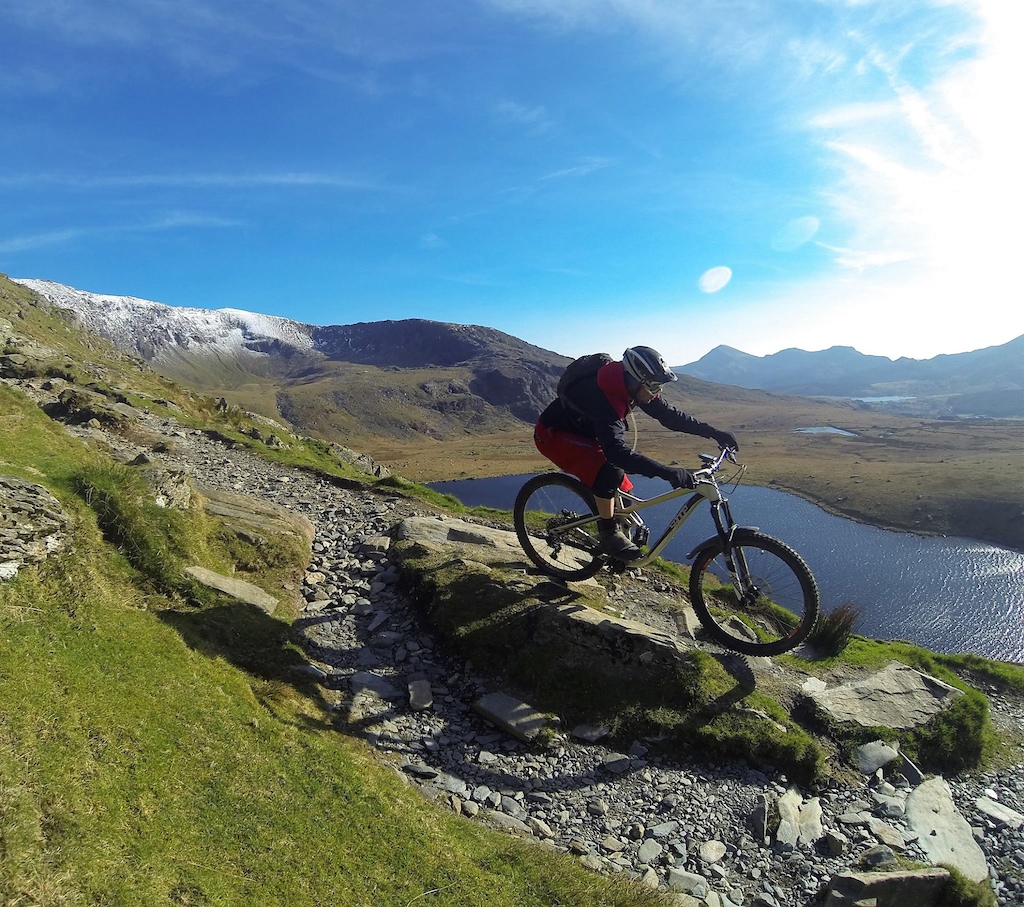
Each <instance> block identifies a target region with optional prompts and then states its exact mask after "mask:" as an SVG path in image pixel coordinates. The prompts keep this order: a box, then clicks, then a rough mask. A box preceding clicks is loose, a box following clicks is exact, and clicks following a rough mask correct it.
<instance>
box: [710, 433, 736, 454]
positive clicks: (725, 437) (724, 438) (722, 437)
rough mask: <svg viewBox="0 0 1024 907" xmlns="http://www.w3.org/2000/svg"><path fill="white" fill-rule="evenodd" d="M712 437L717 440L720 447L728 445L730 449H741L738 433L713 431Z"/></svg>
mask: <svg viewBox="0 0 1024 907" xmlns="http://www.w3.org/2000/svg"><path fill="white" fill-rule="evenodd" d="M711 439H712V440H713V441H715V443H717V444H718V446H719V447H728V448H729V449H730V450H739V449H740V442H739V441H737V440H736V435H734V434H733V433H732V432H731V431H715V432H713V433H712V435H711Z"/></svg>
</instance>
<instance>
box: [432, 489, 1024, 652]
mask: <svg viewBox="0 0 1024 907" xmlns="http://www.w3.org/2000/svg"><path fill="white" fill-rule="evenodd" d="M528 478H529V476H501V477H498V478H494V479H465V480H462V481H458V482H435V483H433V484H431V485H430V486H429V487H431V488H433V489H435V490H437V491H440V492H444V493H446V494H451V495H453V496H454V497H456V498H458V499H459V500H460V501H462V502H463V503H464V504H466V505H467V506H477V505H480V506H486V507H497V508H500V509H503V510H511V509H512V505H513V504H514V502H515V497H516V494H517V492H518V491H519V489H520V487H522V485H523V483H524V482H525V481H526V480H527V479H528ZM631 478H633V481H634V483H635V484H636V486H637V488H636V493H637V494H639V495H640V496H641V497H653V496H654V495H656V494H660V493H662V492H663V491H666V490H667V489H668V486H667V484H666V483H665V482H663V481H661V480H658V479H646V478H644V477H642V476H640V477H637V476H633V477H631ZM723 490H724V491H725V492H726V496H727V497H728V498H729V500H730V503H731V504H732V509H733V516H734V517H735V519H736V521H737V522H738V523H740V524H741V525H745V526H759V527H760V528H761V529H762V531H764V532H767V533H768V534H769V535H774V536H776V537H777V538H779V539H782V540H783V541H784V542H787V543H788V544H789V545H790V546H791V547H793V548H795V549H796V550H797V551H799V552H800V554H801V555H802V556H803V558H804V560H806V561H807V563H808V564H809V565H810V567H811V570H812V571H813V572H814V575H815V577H816V578H817V580H818V585H819V587H820V589H821V602H822V607H823V609H824V610H825V611H829V610H831V609H833V608H835V607H836V606H838V605H841V604H845V603H847V602H852V603H854V604H856V605H857V606H858V607H859V608H860V609H861V612H862V617H861V622H860V624H858V626H857V632H858V633H860V634H861V635H863V636H870V637H875V638H879V639H906V640H909V641H911V642H914V643H917V644H918V645H921V646H924V647H926V648H928V649H932V650H933V651H936V652H973V653H976V654H978V655H984V656H987V657H989V658H996V659H999V660H1001V661H1013V662H1017V663H1021V664H1024V552H1020V551H1014V550H1013V549H1009V548H1001V547H999V546H996V545H990V544H988V543H986V542H979V541H975V540H973V539H965V538H941V537H931V536H917V535H913V534H912V533H904V532H892V531H889V530H885V529H879V528H877V527H875V526H868V525H865V524H862V523H855V522H854V521H853V520H848V519H844V518H843V517H838V516H834V515H833V514H830V513H827V512H826V511H824V510H822V509H821V508H820V507H818V506H817V505H815V504H811V503H810V502H809V501H805V500H804V499H803V498H800V497H797V496H796V495H792V494H787V493H786V492H783V491H778V490H776V489H773V488H760V487H758V486H754V485H741V486H739V487H738V488H736V489H732V490H730V489H728V488H725V487H724V486H723ZM675 510H676V508H673V507H672V506H671V504H670V505H668V506H667V507H661V508H651V509H650V510H647V511H645V512H644V519H645V520H646V521H647V524H648V525H649V526H650V527H651V533H652V536H654V537H657V535H658V533H659V531H660V530H661V529H662V528H663V527H664V526H665V525H666V524H667V523H668V520H669V519H670V518H671V517H672V516H673V515H674V514H675ZM660 511H665V512H664V513H662V512H660ZM713 532H714V527H713V525H712V523H711V517H710V512H709V511H707V510H703V509H701V510H698V511H697V512H696V513H695V514H694V515H693V516H692V517H691V518H690V520H689V522H688V523H687V524H686V525H685V526H684V527H683V528H682V529H681V530H680V531H679V532H678V533H677V534H676V537H675V538H674V539H673V540H672V543H671V544H670V545H669V546H668V547H667V548H666V550H665V551H664V552H663V556H664V557H666V558H667V559H669V560H675V561H678V562H680V563H686V561H685V555H686V554H687V553H688V552H689V551H690V549H691V548H693V547H694V546H695V545H696V544H697V543H698V542H700V541H701V540H702V539H704V538H706V537H708V536H709V535H712V534H713Z"/></svg>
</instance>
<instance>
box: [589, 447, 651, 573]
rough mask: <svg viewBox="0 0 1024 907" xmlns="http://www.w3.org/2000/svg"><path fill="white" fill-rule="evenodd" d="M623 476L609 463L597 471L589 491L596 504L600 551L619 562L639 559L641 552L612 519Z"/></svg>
mask: <svg viewBox="0 0 1024 907" xmlns="http://www.w3.org/2000/svg"><path fill="white" fill-rule="evenodd" d="M625 475H626V474H625V473H624V472H623V471H622V470H621V469H618V468H617V467H615V466H612V465H611V463H605V464H604V465H603V466H602V467H601V469H600V470H599V471H598V473H597V477H596V478H595V480H594V484H593V487H592V489H591V490H592V491H593V492H594V502H595V503H596V504H597V516H598V520H597V528H598V538H599V540H600V542H601V551H602V552H603V553H604V554H607V555H610V556H611V557H616V558H618V559H619V560H623V561H631V560H636V558H638V557H640V555H641V553H642V552H641V551H640V549H639V548H638V547H637V546H636V545H634V544H633V542H631V541H630V540H629V539H628V538H626V536H625V534H624V533H623V531H622V528H621V527H620V526H619V524H618V521H617V520H615V519H614V515H615V494H616V492H617V491H618V488H619V486H620V485H621V484H622V480H623V479H624V478H625Z"/></svg>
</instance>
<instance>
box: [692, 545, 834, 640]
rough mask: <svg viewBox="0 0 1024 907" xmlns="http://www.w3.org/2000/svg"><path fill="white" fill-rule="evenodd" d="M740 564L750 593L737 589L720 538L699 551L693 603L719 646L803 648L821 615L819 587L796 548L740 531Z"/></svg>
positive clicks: (735, 551) (735, 548)
mask: <svg viewBox="0 0 1024 907" xmlns="http://www.w3.org/2000/svg"><path fill="white" fill-rule="evenodd" d="M731 551H732V556H733V562H734V564H735V565H742V564H745V565H746V572H747V575H748V577H749V583H748V589H747V590H746V591H745V592H744V594H743V596H742V597H741V596H740V595H739V594H738V593H737V590H736V589H735V588H734V586H733V582H732V579H731V577H730V574H729V569H728V566H727V564H726V558H725V553H724V551H723V549H722V543H721V541H720V540H715V541H714V542H712V543H711V544H709V545H708V546H707V547H706V548H704V549H702V550H701V551H699V552H698V553H697V556H696V559H695V560H694V562H693V567H691V568H690V602H691V604H692V605H693V609H694V611H696V613H697V617H698V618H699V619H700V622H701V623H702V624H703V625H704V629H705V630H707V632H708V634H709V635H710V636H711V637H712V638H713V639H714V640H715V641H716V642H718V643H721V644H722V645H723V646H726V647H728V648H730V649H733V650H735V651H737V652H742V653H743V654H745V655H778V654H780V653H782V652H788V651H789V650H790V649H793V648H795V647H796V646H798V645H800V643H801V642H803V641H804V639H805V638H806V637H807V634H808V633H810V632H811V628H812V627H813V626H814V622H815V620H816V619H817V617H818V608H819V600H818V584H817V583H816V582H815V580H814V576H813V575H812V574H811V571H810V568H809V567H808V566H807V564H806V563H805V562H804V559H803V558H802V557H800V555H799V554H797V553H796V552H795V551H794V550H793V549H792V548H790V547H789V546H788V545H787V544H785V543H784V542H780V541H779V540H778V539H774V538H772V537H771V536H768V535H763V534H762V533H760V532H752V531H749V530H748V531H743V530H740V531H738V532H737V533H736V535H735V537H734V541H733V544H732V548H731Z"/></svg>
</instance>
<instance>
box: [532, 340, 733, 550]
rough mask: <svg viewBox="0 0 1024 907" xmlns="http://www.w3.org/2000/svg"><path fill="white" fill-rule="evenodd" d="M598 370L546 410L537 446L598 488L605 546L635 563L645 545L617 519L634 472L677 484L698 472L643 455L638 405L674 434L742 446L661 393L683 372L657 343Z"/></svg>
mask: <svg viewBox="0 0 1024 907" xmlns="http://www.w3.org/2000/svg"><path fill="white" fill-rule="evenodd" d="M607 358H608V359H609V361H608V362H607V363H606V364H604V365H601V366H600V367H599V368H598V369H597V370H596V371H593V372H591V373H590V374H587V375H584V376H582V377H581V378H579V379H578V380H576V381H575V382H573V383H571V384H570V385H569V386H568V387H567V388H565V389H564V392H562V393H561V394H560V395H559V396H558V397H557V398H556V399H555V400H554V401H553V402H552V403H551V404H550V405H549V406H548V407H547V409H545V410H544V412H542V413H541V415H540V418H539V419H538V420H537V425H536V427H535V429H534V435H533V438H534V443H535V444H536V445H537V449H538V450H539V451H540V452H541V453H542V454H544V456H545V457H547V458H548V459H549V460H551V462H552V463H554V464H555V465H556V466H557V467H558V468H559V469H562V470H563V471H565V472H567V473H570V474H571V475H574V476H576V477H577V478H578V479H579V480H580V481H581V482H583V483H584V484H585V485H587V486H588V487H589V488H590V489H591V490H592V491H593V493H594V498H595V499H596V503H597V513H598V518H599V519H598V527H599V530H598V531H599V535H598V538H599V541H600V544H601V551H602V553H604V554H607V555H609V556H611V557H615V558H618V559H619V560H623V561H629V560H635V559H636V558H638V557H640V556H641V551H640V549H639V548H638V547H637V546H636V545H635V544H633V542H632V541H630V540H629V539H628V538H627V537H626V536H625V534H624V533H623V532H622V530H621V528H620V527H619V525H618V523H617V522H616V520H615V519H614V518H613V514H614V512H615V494H616V492H617V490H619V489H621V490H622V491H629V490H630V489H631V488H632V487H633V483H632V482H631V481H630V480H629V477H628V476H627V475H626V472H627V471H628V472H632V473H636V474H639V475H642V476H649V477H651V478H661V479H666V480H667V481H668V482H669V483H670V484H671V485H672V487H673V488H693V486H694V481H693V473H692V472H690V470H688V469H682V468H680V467H675V466H666V465H664V464H662V463H659V462H658V461H657V460H652V459H651V458H650V457H645V456H644V455H643V454H639V453H636V452H635V451H634V450H632V449H631V448H630V446H629V445H628V444H627V443H626V441H625V434H626V417H627V415H628V414H629V412H630V410H632V409H633V407H634V406H638V407H640V409H641V410H643V411H644V412H645V413H647V415H649V416H651V417H653V418H654V419H656V420H657V421H658V422H660V423H661V424H662V425H663V426H665V428H668V429H671V430H672V431H678V432H683V433H685V434H690V435H698V436H699V437H702V438H710V439H713V440H714V441H716V442H718V444H719V446H721V447H730V448H732V449H733V450H738V449H739V444H738V443H737V441H736V436H735V435H733V434H732V432H728V431H719V430H718V429H716V428H712V427H711V426H710V425H708V424H707V423H705V422H699V421H698V420H697V419H694V418H693V417H692V416H688V415H686V414H685V413H683V412H681V411H680V410H678V409H676V408H675V407H674V406H670V405H669V404H668V403H666V402H665V401H664V400H663V399H662V398H661V396H660V393H661V386H662V385H663V384H667V383H668V382H670V381H676V380H677V377H676V375H674V374H673V373H672V370H671V369H670V368H669V367H668V366H667V365H666V364H665V360H664V359H663V358H662V356H661V354H660V353H659V352H657V351H656V350H653V349H651V347H649V346H634V347H630V348H629V349H627V350H626V351H625V352H624V353H623V354H622V360H621V361H614V360H611V358H610V357H607Z"/></svg>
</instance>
